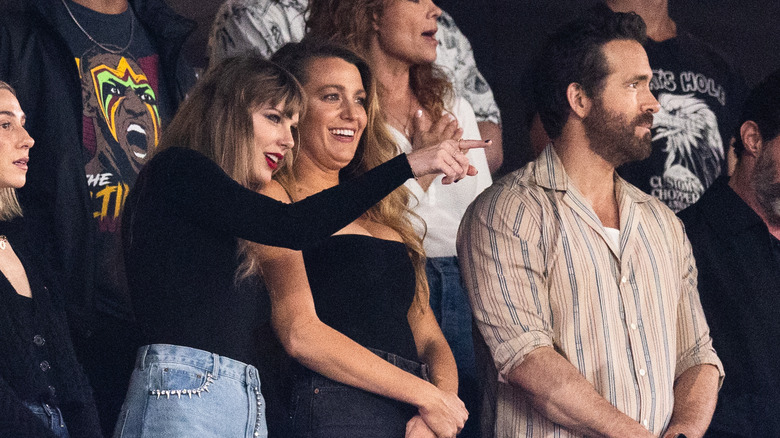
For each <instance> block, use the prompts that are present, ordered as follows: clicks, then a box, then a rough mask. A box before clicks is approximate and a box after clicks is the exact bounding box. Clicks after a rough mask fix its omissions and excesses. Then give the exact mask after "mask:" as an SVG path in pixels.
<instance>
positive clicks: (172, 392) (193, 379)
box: [149, 363, 214, 398]
mask: <svg viewBox="0 0 780 438" xmlns="http://www.w3.org/2000/svg"><path fill="white" fill-rule="evenodd" d="M151 375H152V381H151V384H150V391H149V394H150V395H152V396H156V397H157V398H161V397H166V398H171V397H172V396H173V397H178V398H181V397H182V396H187V397H189V398H192V396H193V395H194V396H198V397H201V396H202V395H203V393H204V392H209V387H210V386H211V385H212V384H213V383H214V376H213V375H212V374H211V373H209V372H206V371H204V370H202V369H200V368H196V367H193V366H189V365H182V364H165V363H161V364H155V365H153V366H152V370H151Z"/></svg>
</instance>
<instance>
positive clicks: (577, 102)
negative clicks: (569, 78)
mask: <svg viewBox="0 0 780 438" xmlns="http://www.w3.org/2000/svg"><path fill="white" fill-rule="evenodd" d="M566 99H567V100H568V101H569V107H570V108H571V110H572V112H573V113H574V114H576V115H577V117H579V118H580V119H584V118H585V117H587V115H588V114H589V113H590V109H591V107H592V106H593V101H592V100H591V99H590V98H589V97H588V95H587V94H586V93H585V90H584V89H583V88H582V85H580V84H578V83H576V82H572V83H571V84H569V86H568V87H566Z"/></svg>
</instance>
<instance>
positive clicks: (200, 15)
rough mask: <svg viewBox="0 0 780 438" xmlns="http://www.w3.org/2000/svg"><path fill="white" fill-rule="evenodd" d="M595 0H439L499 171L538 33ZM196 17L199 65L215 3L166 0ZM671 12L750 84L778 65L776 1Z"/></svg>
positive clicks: (779, 10) (700, 3)
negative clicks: (488, 104) (485, 97)
mask: <svg viewBox="0 0 780 438" xmlns="http://www.w3.org/2000/svg"><path fill="white" fill-rule="evenodd" d="M596 1H597V0H438V1H436V3H437V4H438V5H439V6H441V7H442V8H443V9H444V10H446V11H447V12H449V13H450V14H452V15H453V17H454V18H455V21H456V22H457V23H458V26H459V27H460V28H461V30H462V31H463V32H464V33H465V34H466V36H468V37H469V39H470V40H471V43H472V46H473V47H474V54H475V57H476V59H477V65H478V67H479V69H480V71H482V73H483V74H484V75H485V77H486V78H487V80H488V82H489V83H490V85H491V87H493V91H494V93H495V95H496V101H497V102H498V105H499V108H501V111H502V117H503V119H504V120H503V121H504V150H505V159H504V168H503V170H504V171H510V170H513V169H515V168H517V167H519V166H520V165H522V164H523V163H524V162H525V160H527V159H528V158H529V153H528V152H527V151H528V147H527V133H526V130H525V122H524V120H525V117H526V115H525V114H524V111H523V108H526V107H527V105H526V104H525V98H524V93H523V92H522V88H523V87H522V86H521V84H522V81H523V78H524V76H525V75H524V70H525V68H526V66H527V64H528V63H529V61H530V59H531V58H532V57H533V55H534V53H535V52H536V50H538V47H539V46H540V45H541V43H542V42H543V40H544V37H545V36H546V35H547V34H549V33H550V32H552V30H554V29H555V27H556V26H558V25H560V24H562V23H564V22H566V21H568V20H569V19H571V18H573V17H574V16H576V14H578V13H579V12H581V11H583V10H585V9H587V8H588V7H590V6H591V5H593V4H594V3H596ZM168 2H169V4H170V5H171V6H172V7H173V8H174V9H175V10H176V11H178V12H179V13H180V14H182V15H184V16H186V17H189V18H192V19H194V20H196V21H197V22H198V30H197V31H196V32H195V34H194V35H192V37H190V39H189V41H188V43H187V46H186V53H187V57H188V59H190V61H191V62H192V63H193V64H194V65H196V66H198V67H205V66H206V64H207V62H208V60H207V59H206V41H207V39H208V31H209V28H210V27H211V23H212V21H213V20H214V15H215V14H216V11H217V9H218V7H219V5H220V1H215V0H168ZM669 3H670V6H669V9H670V15H671V16H672V18H673V19H674V20H675V21H676V22H677V24H678V27H680V28H683V29H687V30H688V31H689V32H691V33H692V34H694V35H696V36H698V37H699V38H700V39H702V40H703V41H705V42H707V43H708V44H710V45H711V46H713V47H715V48H716V49H717V50H718V51H720V52H721V53H722V54H723V55H724V57H725V58H726V59H728V60H730V61H731V62H732V63H733V64H734V65H735V66H736V67H737V69H738V70H740V71H741V72H742V73H743V75H744V76H745V79H746V81H747V83H748V85H750V86H752V85H755V84H756V83H757V82H758V81H760V80H761V79H762V78H763V77H764V76H766V75H767V74H769V73H770V72H772V71H774V70H776V69H778V68H780V0H743V1H739V0H669Z"/></svg>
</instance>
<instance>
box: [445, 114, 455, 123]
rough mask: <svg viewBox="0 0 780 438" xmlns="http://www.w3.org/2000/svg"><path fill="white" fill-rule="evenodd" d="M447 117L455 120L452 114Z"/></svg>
mask: <svg viewBox="0 0 780 438" xmlns="http://www.w3.org/2000/svg"><path fill="white" fill-rule="evenodd" d="M447 117H449V119H450V121H453V120H455V116H453V115H452V114H450V115H448V116H447Z"/></svg>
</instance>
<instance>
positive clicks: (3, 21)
mask: <svg viewBox="0 0 780 438" xmlns="http://www.w3.org/2000/svg"><path fill="white" fill-rule="evenodd" d="M57 5H58V2H56V0H23V1H22V2H16V3H15V2H9V1H8V0H2V1H1V2H0V79H2V80H4V81H6V82H9V83H10V84H11V85H12V86H13V87H14V88H16V91H17V97H18V99H19V102H20V104H21V106H22V109H23V110H24V111H25V113H26V114H27V130H28V132H29V133H30V135H31V136H32V137H33V139H35V146H34V147H33V148H32V149H31V151H30V160H31V162H30V170H29V172H28V173H27V184H26V185H25V187H24V188H23V189H21V190H20V191H19V200H20V202H21V203H22V206H23V208H24V211H25V217H26V219H27V221H28V222H29V227H30V229H31V231H32V234H31V235H32V236H36V239H37V241H36V242H35V243H36V248H41V249H42V250H44V249H45V251H46V254H48V255H49V263H50V264H51V266H52V268H53V269H54V270H55V272H56V273H57V274H58V276H59V277H60V278H61V280H62V282H63V286H64V290H65V291H66V305H67V310H68V314H69V318H70V319H71V324H74V325H75V326H74V328H75V330H76V332H75V333H85V334H88V332H89V328H90V321H91V320H92V317H93V315H94V313H95V298H96V297H95V287H94V280H95V278H96V276H97V275H101V273H98V272H94V264H95V263H94V262H95V261H94V260H93V258H94V251H93V248H94V240H95V235H96V233H97V225H96V222H95V220H94V219H93V218H92V207H91V201H90V195H89V191H88V187H87V181H86V176H85V174H86V171H85V164H86V162H87V158H86V152H85V150H84V147H83V146H82V112H83V110H82V96H81V82H80V80H79V76H78V70H77V68H76V64H75V62H74V56H73V54H72V53H71V51H70V50H69V48H68V46H67V44H66V43H65V41H64V40H63V38H62V37H61V36H60V35H59V34H57V33H56V31H55V26H54V24H53V21H52V19H51V17H53V16H54V12H53V11H54V8H55V7H57ZM130 5H131V7H132V8H133V10H134V11H135V14H136V16H137V17H138V20H139V21H140V22H141V24H142V25H143V26H144V29H145V30H146V31H147V33H148V35H149V37H150V40H151V43H152V45H153V46H154V48H155V50H156V52H157V54H158V55H159V62H160V72H161V75H160V89H161V90H162V92H161V93H160V95H161V97H162V98H163V99H166V100H165V101H163V102H162V103H163V104H162V105H160V109H161V113H160V117H161V119H162V122H163V124H165V123H166V122H167V121H169V120H170V118H171V117H172V116H173V114H174V113H175V110H176V109H177V107H178V102H180V101H181V100H182V99H183V98H184V96H185V93H186V92H187V90H188V89H189V88H190V87H191V85H192V84H193V83H194V81H195V75H194V73H193V71H192V70H191V69H190V68H189V67H187V66H186V65H185V64H184V63H183V62H182V60H181V58H180V52H181V47H182V44H183V43H184V40H185V39H186V37H187V36H188V35H189V34H190V33H191V32H192V30H193V29H194V27H195V24H194V23H193V22H191V21H189V20H186V19H184V18H182V17H180V16H178V15H176V14H175V13H174V12H173V11H172V10H171V9H170V8H169V7H168V6H167V5H166V4H165V3H164V1H163V0H130ZM117 307H118V308H119V307H122V306H117ZM112 316H115V317H124V315H112Z"/></svg>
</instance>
